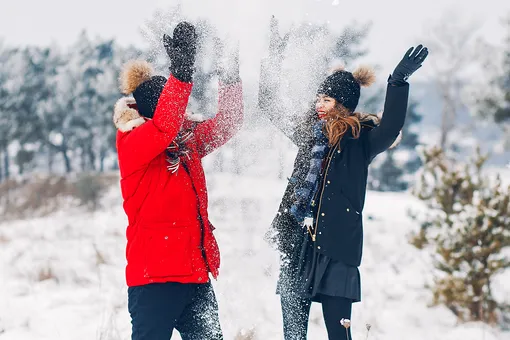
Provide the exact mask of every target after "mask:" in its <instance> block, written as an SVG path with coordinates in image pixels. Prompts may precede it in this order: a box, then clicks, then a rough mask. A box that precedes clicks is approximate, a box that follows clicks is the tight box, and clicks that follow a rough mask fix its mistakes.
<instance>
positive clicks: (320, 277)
mask: <svg viewBox="0 0 510 340" xmlns="http://www.w3.org/2000/svg"><path fill="white" fill-rule="evenodd" d="M303 241H304V242H303V247H302V249H301V254H300V260H299V261H298V262H299V263H300V264H301V267H300V269H299V274H298V275H299V282H300V284H301V289H300V291H301V294H302V295H303V297H306V298H309V299H311V300H312V301H316V302H321V299H320V297H321V295H328V296H337V297H344V298H347V299H351V300H352V301H353V302H359V301H361V279H360V274H359V270H358V268H357V267H352V266H348V265H346V264H344V263H342V262H341V261H337V260H334V259H331V258H329V257H327V256H325V255H323V254H320V253H318V252H317V251H316V250H315V247H314V242H313V241H312V238H311V237H310V236H309V235H308V236H307V237H305V239H304V240H303Z"/></svg>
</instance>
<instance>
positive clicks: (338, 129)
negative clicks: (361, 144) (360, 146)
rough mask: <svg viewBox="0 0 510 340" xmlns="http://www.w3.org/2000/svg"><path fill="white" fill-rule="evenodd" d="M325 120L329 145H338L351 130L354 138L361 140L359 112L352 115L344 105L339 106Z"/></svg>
mask: <svg viewBox="0 0 510 340" xmlns="http://www.w3.org/2000/svg"><path fill="white" fill-rule="evenodd" d="M324 119H325V121H326V124H325V126H324V130H325V131H324V132H325V134H326V137H328V141H329V145H336V143H338V141H339V140H341V139H342V137H343V136H344V135H345V133H346V132H347V131H348V130H349V129H351V131H352V136H353V137H354V138H359V134H360V130H361V122H360V116H359V114H358V113H357V112H355V113H352V112H351V111H349V110H348V109H347V108H346V107H344V106H343V105H341V104H337V105H336V108H335V110H331V111H330V112H328V113H327V115H326V117H325V118H324Z"/></svg>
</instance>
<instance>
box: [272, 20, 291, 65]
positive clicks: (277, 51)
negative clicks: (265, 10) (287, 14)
mask: <svg viewBox="0 0 510 340" xmlns="http://www.w3.org/2000/svg"><path fill="white" fill-rule="evenodd" d="M269 28H270V35H269V57H270V58H283V52H284V51H285V48H286V47H287V43H288V41H289V37H290V33H287V34H285V36H283V38H282V37H281V36H280V33H278V20H276V18H275V17H274V15H273V16H272V17H271V21H270V23H269Z"/></svg>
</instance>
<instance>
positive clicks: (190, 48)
mask: <svg viewBox="0 0 510 340" xmlns="http://www.w3.org/2000/svg"><path fill="white" fill-rule="evenodd" d="M163 45H164V46H165V49H166V53H167V54H168V56H169V57H170V72H171V73H172V74H173V75H174V77H175V78H177V79H179V80H180V81H182V82H186V83H191V81H192V80H193V71H194V65H195V56H196V53H197V34H196V32H195V27H194V26H193V25H192V24H190V23H188V22H185V21H183V22H180V23H179V24H178V25H177V27H175V29H174V34H173V38H172V37H170V36H168V35H166V34H165V35H163Z"/></svg>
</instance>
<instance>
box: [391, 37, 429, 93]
mask: <svg viewBox="0 0 510 340" xmlns="http://www.w3.org/2000/svg"><path fill="white" fill-rule="evenodd" d="M413 49H414V47H411V48H410V49H409V50H408V51H407V52H406V54H405V55H404V58H402V60H401V61H400V63H398V65H397V67H395V70H394V71H393V74H392V75H391V76H390V79H388V83H390V84H391V85H395V86H402V85H405V84H406V82H407V79H408V78H409V76H410V75H411V74H413V73H414V72H415V71H416V70H417V69H419V68H420V67H421V64H422V63H423V61H424V60H425V58H427V55H428V54H429V50H428V49H427V48H426V47H423V46H422V45H418V46H417V47H416V49H414V51H413Z"/></svg>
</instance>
